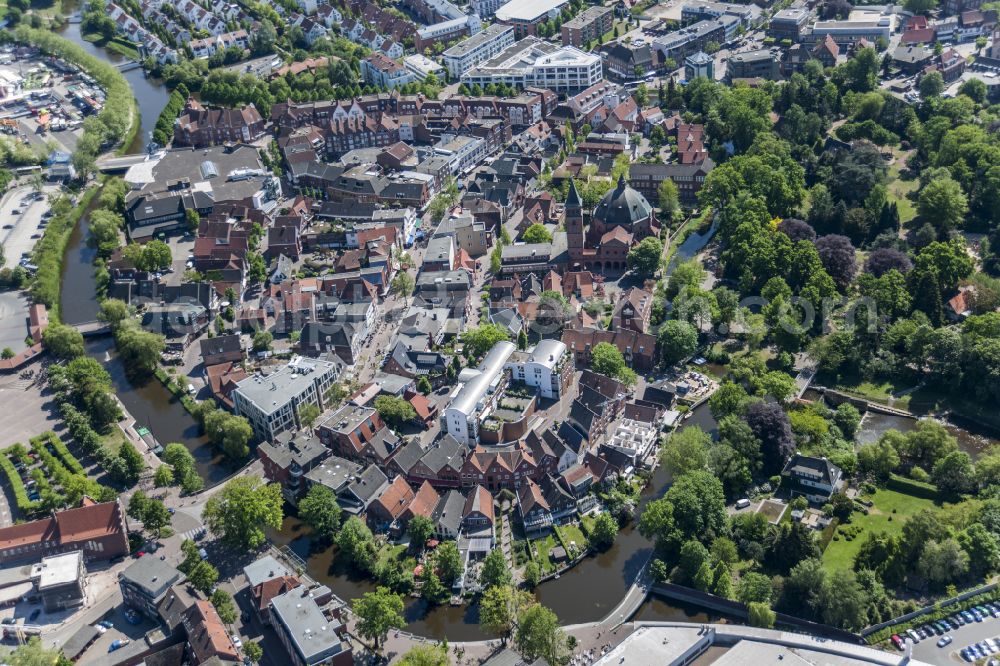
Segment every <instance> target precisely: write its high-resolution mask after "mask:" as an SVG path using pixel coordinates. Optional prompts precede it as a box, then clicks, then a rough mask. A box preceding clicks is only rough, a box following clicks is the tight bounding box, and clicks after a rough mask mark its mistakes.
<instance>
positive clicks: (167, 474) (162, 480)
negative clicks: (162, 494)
mask: <svg viewBox="0 0 1000 666" xmlns="http://www.w3.org/2000/svg"><path fill="white" fill-rule="evenodd" d="M173 484H174V471H173V470H172V469H170V466H169V465H160V466H159V467H157V468H156V473H155V474H153V485H155V486H156V487H157V488H166V487H167V486H172V485H173Z"/></svg>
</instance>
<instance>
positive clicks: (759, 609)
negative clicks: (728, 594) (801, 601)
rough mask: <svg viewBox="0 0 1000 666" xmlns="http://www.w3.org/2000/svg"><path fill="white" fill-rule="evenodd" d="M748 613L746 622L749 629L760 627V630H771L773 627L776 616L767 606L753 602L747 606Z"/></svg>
mask: <svg viewBox="0 0 1000 666" xmlns="http://www.w3.org/2000/svg"><path fill="white" fill-rule="evenodd" d="M748 611H749V617H748V618H747V621H748V622H749V623H750V626H751V627H761V628H762V629H771V628H773V627H774V621H775V620H776V619H777V615H775V613H774V611H773V610H771V606H770V605H769V604H766V603H761V602H759V601H754V602H751V603H750V604H748Z"/></svg>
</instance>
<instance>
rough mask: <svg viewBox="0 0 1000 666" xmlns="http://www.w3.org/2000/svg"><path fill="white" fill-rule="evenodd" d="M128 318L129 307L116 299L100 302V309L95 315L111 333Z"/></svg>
mask: <svg viewBox="0 0 1000 666" xmlns="http://www.w3.org/2000/svg"><path fill="white" fill-rule="evenodd" d="M129 316H130V313H129V307H128V305H127V304H126V303H125V301H121V300H118V299H117V298H107V299H105V300H104V301H102V302H101V309H100V310H99V311H98V313H97V318H98V320H100V321H103V322H106V323H107V324H108V325H109V326H110V327H111V330H112V332H114V331H116V330H117V329H118V327H119V326H120V325H121V323H122V322H123V321H125V320H126V319H128V318H129Z"/></svg>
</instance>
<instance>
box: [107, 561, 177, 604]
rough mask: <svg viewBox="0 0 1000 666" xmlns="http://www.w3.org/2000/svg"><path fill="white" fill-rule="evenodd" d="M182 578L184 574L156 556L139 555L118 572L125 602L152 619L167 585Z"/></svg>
mask: <svg viewBox="0 0 1000 666" xmlns="http://www.w3.org/2000/svg"><path fill="white" fill-rule="evenodd" d="M182 581H184V574H182V573H181V572H180V571H178V570H177V569H175V568H173V567H172V566H170V565H169V564H167V562H165V561H163V560H161V559H160V558H158V557H153V556H148V557H140V558H139V559H138V560H136V561H135V562H134V563H132V564H131V565H129V567H128V568H127V569H125V571H123V572H121V573H120V574H119V575H118V586H119V587H120V588H121V590H122V599H123V600H124V601H125V603H126V604H127V605H128V606H130V607H132V608H134V609H135V610H137V611H139V612H140V613H142V614H143V615H145V616H146V617H149V618H151V619H153V620H156V619H157V618H158V615H157V610H156V607H157V606H158V605H159V603H160V602H161V601H163V599H164V598H165V597H166V596H167V592H168V591H169V590H170V588H171V587H172V586H174V585H176V584H177V583H180V582H182Z"/></svg>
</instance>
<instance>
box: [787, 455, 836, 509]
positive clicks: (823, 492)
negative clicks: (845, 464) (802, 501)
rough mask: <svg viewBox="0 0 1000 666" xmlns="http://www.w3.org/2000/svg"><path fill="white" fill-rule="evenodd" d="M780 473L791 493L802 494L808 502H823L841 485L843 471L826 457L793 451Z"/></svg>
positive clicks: (828, 499)
mask: <svg viewBox="0 0 1000 666" xmlns="http://www.w3.org/2000/svg"><path fill="white" fill-rule="evenodd" d="M781 475H782V476H784V477H787V478H788V479H789V480H790V481H791V483H792V487H791V488H790V491H791V492H792V494H793V495H795V494H800V495H804V496H805V497H806V499H808V500H809V501H810V502H815V503H817V504H824V503H826V502H829V501H830V497H831V496H832V495H833V494H834V493H836V492H838V491H839V490H840V488H841V486H842V485H843V472H842V471H841V469H840V468H839V467H837V466H836V465H834V464H833V463H832V462H830V461H829V460H827V459H826V458H816V457H814V456H806V455H802V454H801V453H795V454H793V455H792V457H791V458H789V460H788V462H787V463H785V467H784V469H782V470H781Z"/></svg>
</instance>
